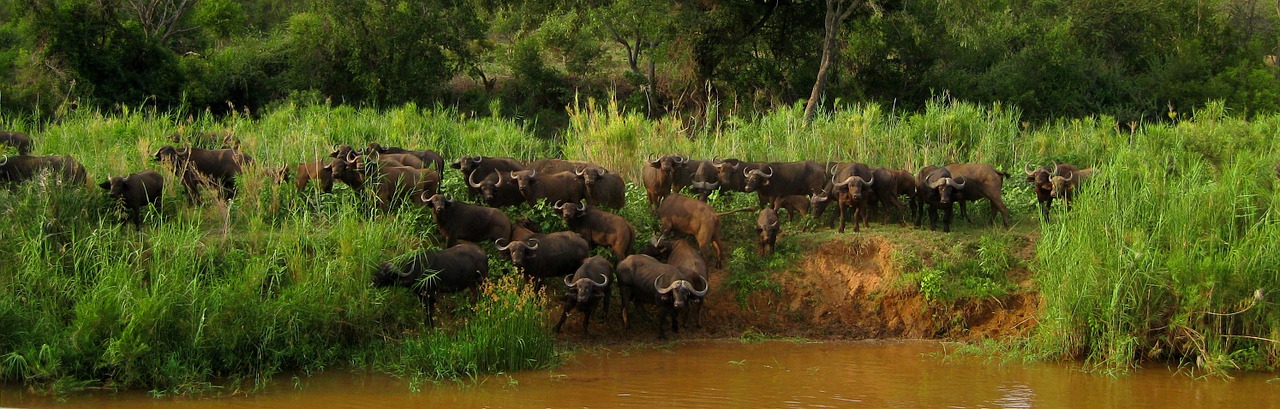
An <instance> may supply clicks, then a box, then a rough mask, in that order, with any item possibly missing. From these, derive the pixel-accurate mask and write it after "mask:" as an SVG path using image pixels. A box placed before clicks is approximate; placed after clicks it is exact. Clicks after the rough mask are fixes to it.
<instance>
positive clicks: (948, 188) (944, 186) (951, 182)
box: [927, 174, 967, 204]
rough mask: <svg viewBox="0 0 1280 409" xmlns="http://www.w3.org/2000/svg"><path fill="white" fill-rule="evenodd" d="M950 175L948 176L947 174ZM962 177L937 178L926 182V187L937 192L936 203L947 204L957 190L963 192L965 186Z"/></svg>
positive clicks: (953, 197)
mask: <svg viewBox="0 0 1280 409" xmlns="http://www.w3.org/2000/svg"><path fill="white" fill-rule="evenodd" d="M948 175H950V174H948ZM965 183H967V182H965V180H964V177H963V176H961V177H955V178H953V177H950V176H945V177H939V178H936V179H933V180H932V181H931V182H928V184H927V187H928V188H929V189H932V190H934V191H936V192H938V203H942V204H947V203H951V201H952V200H954V199H955V195H956V194H957V192H956V191H957V190H963V189H964V185H965Z"/></svg>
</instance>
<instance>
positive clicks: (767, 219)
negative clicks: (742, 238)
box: [756, 207, 782, 256]
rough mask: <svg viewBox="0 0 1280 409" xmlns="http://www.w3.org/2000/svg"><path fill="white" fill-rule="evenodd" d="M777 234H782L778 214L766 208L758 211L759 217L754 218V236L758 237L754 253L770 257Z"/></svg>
mask: <svg viewBox="0 0 1280 409" xmlns="http://www.w3.org/2000/svg"><path fill="white" fill-rule="evenodd" d="M779 233H782V222H780V221H778V213H777V212H774V211H773V209H770V208H767V207H766V208H764V209H763V210H760V216H759V217H756V234H759V235H760V239H759V240H758V241H759V243H758V247H757V248H756V253H757V254H759V255H761V256H772V255H773V247H774V245H775V244H777V242H778V234H779Z"/></svg>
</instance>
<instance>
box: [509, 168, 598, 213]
mask: <svg viewBox="0 0 1280 409" xmlns="http://www.w3.org/2000/svg"><path fill="white" fill-rule="evenodd" d="M508 176H510V177H511V178H512V179H515V181H516V184H517V185H518V186H519V187H520V194H521V195H523V196H524V200H525V201H526V202H527V203H529V204H531V205H532V204H536V203H538V201H539V200H543V201H546V202H547V203H555V202H573V203H577V202H580V201H582V200H584V199H586V197H587V192H586V188H584V187H583V186H582V183H579V182H578V180H577V176H574V174H573V171H567V172H559V173H550V174H548V173H541V172H538V171H536V170H521V171H516V172H511V173H510V174H508Z"/></svg>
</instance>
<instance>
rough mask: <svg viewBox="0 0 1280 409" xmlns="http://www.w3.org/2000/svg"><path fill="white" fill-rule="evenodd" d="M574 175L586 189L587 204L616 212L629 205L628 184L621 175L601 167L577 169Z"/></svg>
mask: <svg viewBox="0 0 1280 409" xmlns="http://www.w3.org/2000/svg"><path fill="white" fill-rule="evenodd" d="M573 174H574V176H576V177H577V178H578V180H580V181H582V186H583V188H584V189H586V196H587V204H589V205H592V206H600V207H607V208H610V209H614V210H618V209H622V207H623V206H625V205H626V204H627V183H626V182H624V181H623V180H622V176H621V175H618V174H617V173H613V172H610V171H608V170H606V169H605V168H602V167H599V166H596V167H588V168H581V169H575V170H574V171H573Z"/></svg>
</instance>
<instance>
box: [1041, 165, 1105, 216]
mask: <svg viewBox="0 0 1280 409" xmlns="http://www.w3.org/2000/svg"><path fill="white" fill-rule="evenodd" d="M1094 171H1095V169H1093V168H1087V169H1081V170H1076V171H1071V172H1066V173H1064V174H1062V175H1055V176H1054V177H1053V178H1051V179H1049V183H1050V184H1051V185H1052V186H1053V188H1052V189H1051V190H1050V192H1049V194H1050V195H1052V196H1053V197H1054V198H1060V199H1062V202H1063V203H1064V204H1066V206H1067V210H1071V202H1072V201H1073V200H1075V196H1076V189H1077V188H1079V187H1080V184H1081V183H1084V181H1085V180H1088V179H1089V178H1090V177H1092V176H1093V173H1094Z"/></svg>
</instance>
